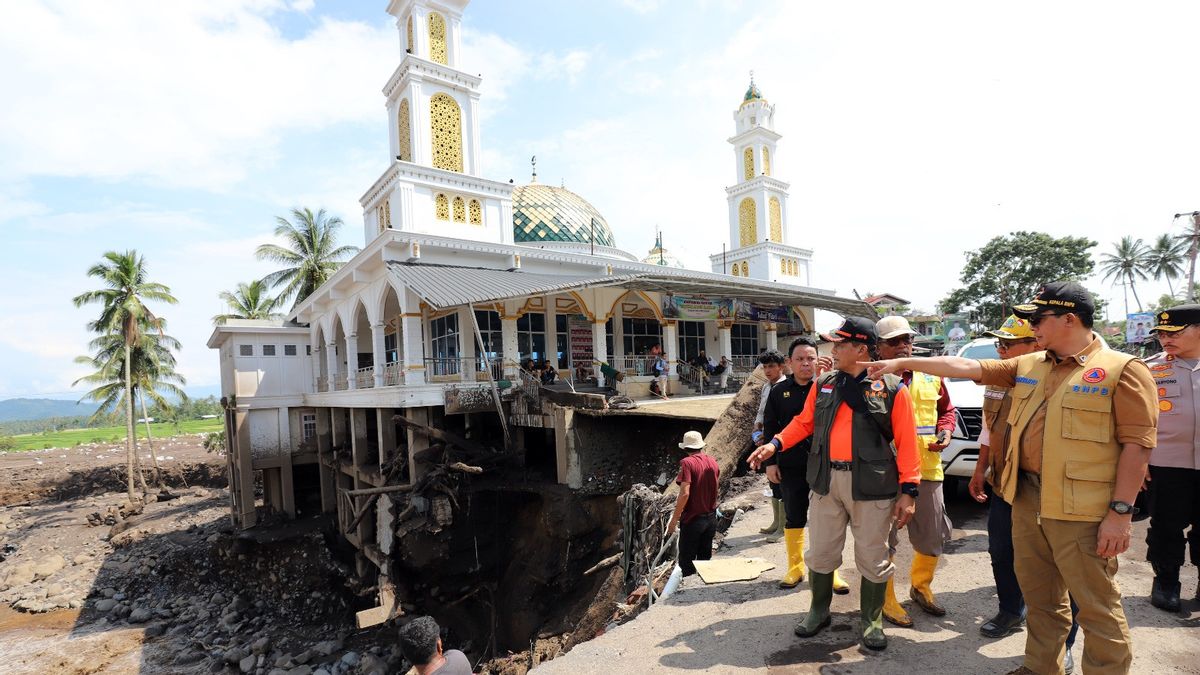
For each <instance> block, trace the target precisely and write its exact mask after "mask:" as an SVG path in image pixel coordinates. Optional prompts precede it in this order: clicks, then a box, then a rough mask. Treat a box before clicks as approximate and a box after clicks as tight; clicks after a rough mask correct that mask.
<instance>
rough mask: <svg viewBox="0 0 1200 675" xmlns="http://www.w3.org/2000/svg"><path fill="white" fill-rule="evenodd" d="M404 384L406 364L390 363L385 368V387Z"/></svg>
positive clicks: (399, 362)
mask: <svg viewBox="0 0 1200 675" xmlns="http://www.w3.org/2000/svg"><path fill="white" fill-rule="evenodd" d="M403 383H404V362H403V361H390V362H388V364H387V365H385V366H384V367H383V386H385V387H395V386H398V385H400V384H403Z"/></svg>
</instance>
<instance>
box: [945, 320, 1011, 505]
mask: <svg viewBox="0 0 1200 675" xmlns="http://www.w3.org/2000/svg"><path fill="white" fill-rule="evenodd" d="M958 356H962V357H966V358H968V359H976V360H980V359H998V358H1000V355H999V354H998V353H996V340H995V338H978V339H975V340H972V341H970V342H968V343H967V344H965V345H963V346H962V347H961V348H960V349H959V350H958ZM944 386H945V387H946V391H948V392H950V402H951V403H953V404H954V407H955V409H956V410H958V415H957V417H958V422H957V424H955V426H954V436H953V437H952V438H951V440H950V445H947V446H946V447H945V448H943V449H942V469H943V471H945V473H946V492H948V493H952V491H953V490H954V489H956V487H957V486H955V485H953V483H955V482H956V481H957V480H958V479H960V478H961V479H963V480H970V479H971V474H973V473H974V472H975V461H976V460H978V459H979V432H980V431H981V430H982V428H983V386H982V385H979V384H975V382H974V381H972V380H962V379H951V378H946V379H945V384H944ZM952 479H953V480H952Z"/></svg>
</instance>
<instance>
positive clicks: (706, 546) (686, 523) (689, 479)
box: [667, 431, 721, 577]
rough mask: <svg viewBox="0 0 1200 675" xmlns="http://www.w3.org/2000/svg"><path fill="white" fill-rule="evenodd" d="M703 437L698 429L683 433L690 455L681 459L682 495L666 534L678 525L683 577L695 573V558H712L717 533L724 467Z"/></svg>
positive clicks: (673, 530) (677, 502)
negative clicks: (709, 452)
mask: <svg viewBox="0 0 1200 675" xmlns="http://www.w3.org/2000/svg"><path fill="white" fill-rule="evenodd" d="M705 445H706V444H705V442H704V436H702V435H700V432H699V431H689V432H687V433H685V434H684V435H683V442H682V443H680V444H679V447H680V449H682V450H683V451H685V452H687V456H686V457H684V458H683V459H681V460H679V475H678V476H676V477H675V483H676V484H678V485H679V496H678V497H676V498H675V512H674V513H672V514H671V522H670V524H668V525H667V536H668V537H670V536H671V535H672V534H673V533H674V532H675V527H676V526H677V525H679V526H680V527H679V569H681V570H683V576H685V577H686V576H690V575H692V574H695V573H696V566H695V565H694V564H692V561H694V560H709V559H711V558H712V543H713V536H715V535H716V534H717V479H718V478H719V477H720V475H721V468H720V467H719V466H717V460H715V459H713V458H712V457H711V456H709V455H707V454H705V452H704V446H705Z"/></svg>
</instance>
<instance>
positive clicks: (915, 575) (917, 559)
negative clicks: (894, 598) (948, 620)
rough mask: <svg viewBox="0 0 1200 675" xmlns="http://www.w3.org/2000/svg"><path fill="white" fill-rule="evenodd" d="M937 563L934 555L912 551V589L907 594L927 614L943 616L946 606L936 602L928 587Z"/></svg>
mask: <svg viewBox="0 0 1200 675" xmlns="http://www.w3.org/2000/svg"><path fill="white" fill-rule="evenodd" d="M937 563H938V559H937V556H936V555H925V554H923V553H917V552H916V551H913V563H912V589H911V590H910V591H909V595H910V596H912V599H913V601H914V602H916V603H917V604H918V605H920V606H921V609H923V610H925V612H926V613H927V614H932V615H934V616H945V615H946V608H945V607H942V606H941V605H939V604H937V600H936V599H934V597H933V590H932V589H931V588H930V587H931V586H932V585H933V573H934V571H935V570H937Z"/></svg>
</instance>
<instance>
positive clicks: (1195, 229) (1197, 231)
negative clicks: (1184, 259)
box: [1171, 211, 1200, 303]
mask: <svg viewBox="0 0 1200 675" xmlns="http://www.w3.org/2000/svg"><path fill="white" fill-rule="evenodd" d="M1183 216H1189V217H1191V219H1192V226H1191V228H1190V229H1188V233H1187V234H1186V235H1184V236H1185V237H1187V239H1188V242H1190V243H1189V245H1188V280H1187V284H1188V285H1187V301H1188V302H1189V303H1193V302H1196V254H1197V253H1200V211H1192V212H1191V213H1176V214H1175V217H1174V218H1172V219H1171V222H1172V223H1174V222H1175V221H1176V220H1178V219H1180V218H1182V217H1183Z"/></svg>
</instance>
